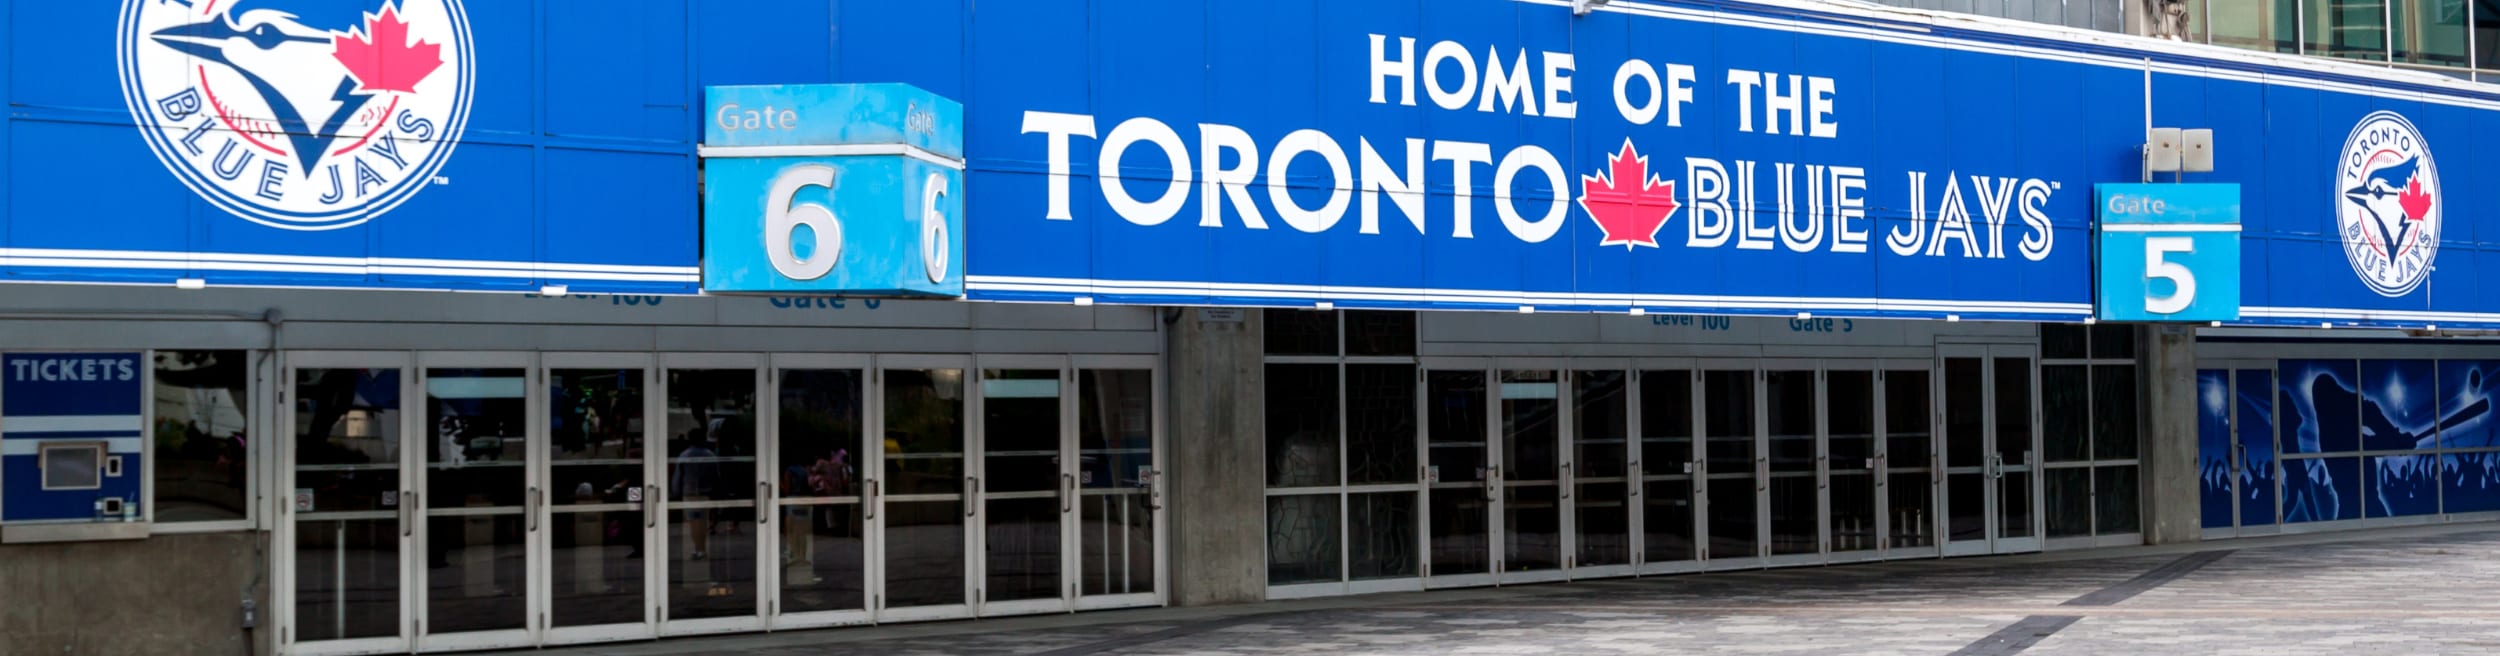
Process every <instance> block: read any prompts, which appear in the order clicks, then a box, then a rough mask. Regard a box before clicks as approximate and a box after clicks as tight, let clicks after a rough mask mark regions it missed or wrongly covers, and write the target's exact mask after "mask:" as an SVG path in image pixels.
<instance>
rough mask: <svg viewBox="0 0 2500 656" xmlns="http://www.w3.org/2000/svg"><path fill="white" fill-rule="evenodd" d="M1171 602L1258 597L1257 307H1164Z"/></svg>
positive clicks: (1263, 521) (1262, 557)
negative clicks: (1168, 320) (1166, 321)
mask: <svg viewBox="0 0 2500 656" xmlns="http://www.w3.org/2000/svg"><path fill="white" fill-rule="evenodd" d="M1165 316H1166V317H1167V318H1171V319H1173V321H1172V324H1171V330H1170V331H1169V333H1168V334H1169V340H1170V341H1169V342H1168V343H1167V349H1168V350H1167V351H1166V355H1165V356H1164V357H1165V360H1166V362H1168V363H1169V364H1168V366H1167V367H1166V368H1165V371H1169V372H1171V373H1170V385H1171V389H1170V390H1169V394H1168V395H1167V396H1166V397H1165V398H1166V401H1165V403H1166V404H1167V406H1166V407H1168V408H1170V415H1169V416H1170V417H1171V419H1170V421H1169V423H1168V426H1167V428H1168V433H1167V434H1166V437H1165V442H1164V443H1165V445H1166V449H1167V450H1168V451H1169V455H1167V456H1165V462H1166V463H1167V465H1168V467H1167V468H1168V469H1169V470H1170V474H1169V476H1170V478H1169V480H1167V481H1165V486H1166V487H1165V490H1166V497H1167V498H1168V499H1169V501H1168V504H1169V506H1170V514H1169V515H1168V517H1170V521H1171V526H1172V530H1171V533H1170V535H1171V539H1172V545H1171V558H1172V560H1171V563H1172V566H1171V572H1172V580H1171V586H1172V590H1171V592H1172V594H1171V602H1172V604H1173V605H1176V606H1206V605H1214V604H1237V603H1249V602H1255V601H1261V600H1264V599H1265V598H1266V597H1267V555H1266V554H1267V499H1266V487H1265V483H1266V479H1265V473H1264V472H1265V467H1264V466H1263V463H1264V462H1266V459H1265V457H1264V456H1265V453H1266V445H1267V442H1266V439H1265V432H1266V428H1267V417H1266V415H1265V414H1264V411H1265V408H1266V405H1265V404H1264V403H1263V402H1262V399H1263V398H1264V397H1265V395H1266V394H1265V390H1266V386H1267V371H1266V365H1265V364H1264V363H1263V362H1262V360H1261V356H1262V354H1263V352H1264V351H1263V350H1262V349H1263V344H1264V340H1263V338H1262V336H1263V335H1264V331H1263V330H1262V328H1261V323H1260V320H1259V319H1260V317H1259V311H1258V310H1231V309H1197V310H1167V311H1166V313H1165Z"/></svg>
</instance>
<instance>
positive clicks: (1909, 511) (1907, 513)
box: [1875, 363, 1943, 558]
mask: <svg viewBox="0 0 2500 656" xmlns="http://www.w3.org/2000/svg"><path fill="white" fill-rule="evenodd" d="M1929 366H1930V365H1927V364H1925V363H1920V364H1919V365H1918V366H1916V367H1904V366H1886V367H1885V368H1884V371H1882V372H1881V376H1882V377H1883V395H1884V396H1883V404H1882V408H1883V419H1882V421H1881V423H1882V425H1883V427H1884V435H1883V439H1882V440H1881V445H1882V448H1883V451H1882V452H1881V453H1878V454H1876V456H1875V459H1876V470H1877V472H1876V476H1877V478H1876V484H1877V485H1881V486H1882V492H1881V493H1880V494H1879V496H1881V497H1882V498H1883V501H1884V514H1883V524H1882V527H1883V528H1882V530H1883V535H1884V544H1883V548H1884V551H1885V557H1887V558H1898V557H1906V556H1915V555H1920V554H1933V553H1935V552H1936V522H1937V519H1938V516H1937V514H1936V487H1937V486H1938V485H1939V484H1941V483H1942V481H1943V479H1942V478H1941V476H1942V475H1941V474H1940V473H1939V471H1940V470H1941V469H1942V468H1941V467H1940V466H1939V463H1940V461H1939V460H1938V459H1937V456H1936V440H1935V432H1934V426H1935V404H1934V402H1933V399H1934V397H1935V382H1934V376H1933V373H1934V372H1933V371H1932V370H1931V369H1930V368H1929Z"/></svg>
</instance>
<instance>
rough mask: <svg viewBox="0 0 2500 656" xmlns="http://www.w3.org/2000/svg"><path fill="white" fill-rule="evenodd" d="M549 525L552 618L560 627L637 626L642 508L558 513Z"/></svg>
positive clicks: (640, 603)
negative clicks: (552, 531) (552, 530)
mask: <svg viewBox="0 0 2500 656" xmlns="http://www.w3.org/2000/svg"><path fill="white" fill-rule="evenodd" d="M547 525H548V526H549V527H552V528H553V529H554V531H555V533H554V534H552V535H550V536H548V540H549V543H548V547H547V557H548V559H549V563H548V576H549V577H550V583H551V585H550V589H549V594H550V595H551V599H552V601H553V602H554V603H553V605H552V606H551V607H550V610H552V611H553V612H552V613H551V614H550V617H549V619H550V620H551V621H553V622H554V623H555V625H556V626H591V625H597V624H638V623H641V622H642V621H643V615H644V614H645V612H647V611H649V610H650V608H649V607H647V606H645V605H644V604H643V572H642V570H643V563H644V562H645V558H644V556H643V552H642V537H643V514H642V511H641V510H612V511H599V510H556V511H555V513H554V515H553V517H552V518H551V519H549V520H548V522H547Z"/></svg>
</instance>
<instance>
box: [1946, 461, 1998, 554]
mask: <svg viewBox="0 0 2500 656" xmlns="http://www.w3.org/2000/svg"><path fill="white" fill-rule="evenodd" d="M1987 484H1988V475H1986V474H1980V473H1968V474H1960V473H1956V474H1946V475H1945V477H1944V503H1945V509H1946V511H1947V512H1948V513H1949V514H1948V515H1947V516H1946V517H1945V530H1946V531H1947V533H1946V535H1947V536H1948V539H1951V540H1953V541H1954V542H1962V541H1966V540H1985V539H1988V488H1987Z"/></svg>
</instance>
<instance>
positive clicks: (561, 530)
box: [547, 369, 647, 626]
mask: <svg viewBox="0 0 2500 656" xmlns="http://www.w3.org/2000/svg"><path fill="white" fill-rule="evenodd" d="M643 374H644V372H643V370H641V369H554V370H550V371H548V372H547V378H548V381H547V382H548V385H547V386H548V389H549V395H550V398H549V399H548V403H549V408H550V411H549V412H548V423H549V431H548V436H549V439H550V442H551V443H550V444H549V445H548V446H549V448H548V455H549V456H550V458H551V460H550V462H549V463H548V464H549V467H548V474H547V475H548V480H549V485H548V487H547V489H548V491H549V494H548V499H547V502H548V504H549V505H551V506H554V507H555V508H556V510H555V511H554V512H555V514H554V515H553V517H552V518H551V519H550V520H549V526H551V527H553V528H554V530H555V533H554V535H552V536H550V538H549V540H550V546H549V547H548V552H547V555H548V557H549V559H550V564H549V572H550V574H551V575H552V576H553V580H552V586H551V589H550V594H551V595H552V597H551V601H552V610H553V612H552V613H551V616H550V619H551V621H553V622H554V624H555V625H556V626H587V625H596V624H632V623H639V622H642V621H643V618H644V616H645V614H646V613H645V611H646V610H647V609H646V608H644V607H643V588H644V581H643V563H644V562H645V558H644V556H643V551H642V547H643V533H644V519H643V511H642V510H641V508H640V507H641V505H642V503H643V502H644V499H643V485H644V484H645V483H644V481H643V462H644V460H643V459H644V457H645V452H644V449H645V446H644V440H643V428H644V421H643V414H644V410H643ZM598 506H605V508H600V507H598Z"/></svg>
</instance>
